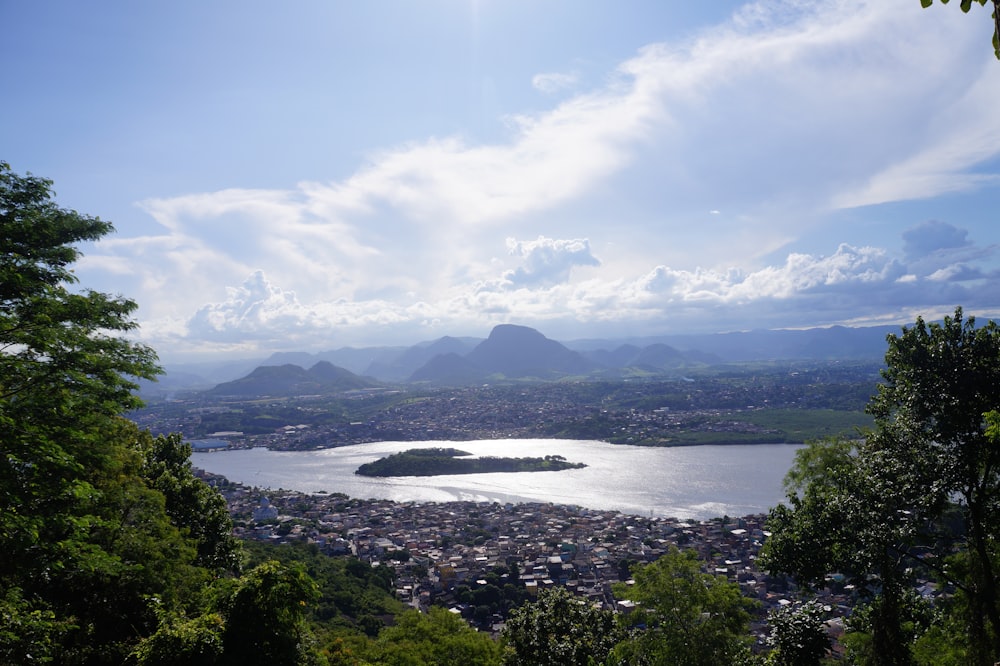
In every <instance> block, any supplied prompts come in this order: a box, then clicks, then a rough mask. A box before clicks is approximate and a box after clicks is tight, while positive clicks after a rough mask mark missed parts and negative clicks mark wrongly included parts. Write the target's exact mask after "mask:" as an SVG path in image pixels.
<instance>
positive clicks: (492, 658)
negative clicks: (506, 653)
mask: <svg viewBox="0 0 1000 666" xmlns="http://www.w3.org/2000/svg"><path fill="white" fill-rule="evenodd" d="M499 654H500V647H499V646H498V645H497V643H496V642H495V641H494V640H493V639H492V638H490V637H489V635H487V634H481V633H479V632H477V631H475V630H474V629H472V628H471V627H470V626H469V625H468V624H466V622H465V620H463V619H462V618H461V617H459V616H456V615H454V614H452V613H451V612H449V611H447V610H445V609H444V608H438V607H432V608H430V610H429V611H428V612H427V613H420V612H417V611H408V612H406V613H404V614H403V615H401V616H399V617H398V618H397V621H396V624H395V625H394V626H392V627H386V628H385V629H383V630H382V631H381V632H380V633H379V635H378V640H377V641H376V645H375V650H374V653H373V654H372V655H370V656H369V658H370V660H371V661H372V662H373V663H378V664H385V666H423V665H424V664H442V665H444V664H469V665H470V666H493V665H494V664H497V663H498V661H499Z"/></svg>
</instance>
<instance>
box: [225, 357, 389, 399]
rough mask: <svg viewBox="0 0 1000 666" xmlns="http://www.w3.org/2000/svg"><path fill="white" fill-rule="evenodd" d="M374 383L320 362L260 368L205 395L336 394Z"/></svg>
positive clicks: (374, 385) (371, 385)
mask: <svg viewBox="0 0 1000 666" xmlns="http://www.w3.org/2000/svg"><path fill="white" fill-rule="evenodd" d="M376 386H378V383H377V382H374V381H372V380H370V379H366V378H364V377H359V376H358V375H356V374H354V373H353V372H351V371H350V370H346V369H344V368H341V367H338V366H335V365H333V364H332V363H330V362H328V361H320V362H319V363H317V364H315V365H314V366H312V367H311V368H309V369H308V370H305V369H304V368H302V367H301V366H298V365H293V364H291V363H286V364H284V365H263V366H260V367H259V368H257V369H255V370H254V371H253V372H251V373H250V374H249V375H247V376H246V377H242V378H240V379H236V380H234V381H231V382H225V383H222V384H219V385H218V386H216V387H214V388H212V389H210V390H208V391H206V392H205V393H206V394H208V395H216V396H219V395H232V396H242V397H247V396H264V395H267V396H293V395H311V394H322V393H336V392H341V391H351V390H356V389H363V388H374V387H376Z"/></svg>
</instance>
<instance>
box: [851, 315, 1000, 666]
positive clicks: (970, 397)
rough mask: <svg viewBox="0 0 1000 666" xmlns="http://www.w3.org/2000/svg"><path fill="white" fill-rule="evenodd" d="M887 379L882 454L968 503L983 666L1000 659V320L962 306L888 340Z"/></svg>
mask: <svg viewBox="0 0 1000 666" xmlns="http://www.w3.org/2000/svg"><path fill="white" fill-rule="evenodd" d="M888 342H889V350H888V352H886V366H887V367H886V370H885V371H884V372H883V376H884V378H885V382H884V383H883V384H881V385H880V386H879V390H878V394H877V395H876V396H875V397H874V398H873V399H872V402H871V404H870V405H869V408H868V411H869V413H871V414H872V415H873V416H874V417H875V419H876V427H877V429H878V430H879V431H880V432H881V433H884V434H885V435H886V436H885V437H883V438H881V439H880V440H879V441H878V447H877V452H878V454H880V455H881V456H882V457H883V458H885V459H891V460H893V461H898V462H899V466H900V467H901V469H900V474H901V476H902V478H903V479H905V480H907V482H908V483H911V484H914V485H919V486H922V487H923V488H924V489H925V492H926V493H927V494H928V495H936V496H937V497H938V498H939V501H938V504H937V506H938V512H939V513H940V511H941V510H943V508H944V506H945V504H946V500H947V499H949V498H951V497H956V498H957V499H958V500H959V503H960V506H961V509H962V518H963V523H964V526H963V527H964V530H963V535H962V537H963V538H964V539H965V546H966V547H965V550H966V551H967V555H968V560H969V573H968V581H967V583H968V584H967V585H963V586H962V587H963V588H964V591H965V593H966V594H968V596H969V600H970V606H971V610H972V613H971V616H970V625H969V632H970V637H971V638H972V641H971V642H972V644H973V646H975V649H976V650H977V651H978V653H979V658H980V659H981V660H982V662H983V663H993V662H994V661H996V660H997V659H1000V596H998V595H1000V591H998V575H1000V571H998V569H997V564H996V557H997V554H998V553H997V538H998V536H1000V534H998V533H997V527H996V526H997V525H998V524H1000V446H997V445H996V438H995V436H994V431H993V430H991V427H992V426H991V423H990V421H988V420H987V417H986V415H987V414H988V413H990V412H996V411H997V410H998V409H1000V393H998V392H997V386H1000V326H998V325H997V324H996V322H993V321H990V322H988V323H987V324H986V325H985V326H981V327H977V326H976V324H975V318H973V317H969V318H968V319H965V320H964V321H963V313H962V309H961V308H956V309H955V315H954V316H953V317H945V318H944V321H943V322H942V323H941V324H937V323H931V324H925V323H924V321H923V319H920V318H918V319H917V321H916V323H915V324H914V326H912V327H909V328H904V329H903V332H902V334H901V335H899V336H890V337H889V339H888Z"/></svg>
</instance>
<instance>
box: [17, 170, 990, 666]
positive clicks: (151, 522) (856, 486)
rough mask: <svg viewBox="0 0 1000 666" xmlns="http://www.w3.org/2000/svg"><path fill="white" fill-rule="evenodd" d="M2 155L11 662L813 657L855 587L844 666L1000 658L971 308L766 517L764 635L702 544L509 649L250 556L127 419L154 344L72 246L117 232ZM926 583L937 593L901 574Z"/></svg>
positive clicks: (901, 363)
mask: <svg viewBox="0 0 1000 666" xmlns="http://www.w3.org/2000/svg"><path fill="white" fill-rule="evenodd" d="M51 185H52V184H51V183H50V182H49V181H47V180H45V179H42V178H37V177H34V176H30V175H27V176H21V175H18V174H16V173H14V172H13V171H12V170H11V168H10V166H9V165H7V164H5V163H0V239H2V245H3V248H4V252H3V255H2V258H0V443H2V452H3V455H2V456H0V552H2V553H3V557H2V558H0V663H9V664H31V663H51V664H127V663H131V664H142V665H150V664H214V665H225V664H458V663H472V664H500V663H504V664H547V663H551V664H588V663H593V664H740V663H746V664H751V663H759V664H818V663H822V661H823V660H825V659H830V658H831V654H830V652H829V649H830V648H831V645H832V644H831V642H830V640H829V637H828V636H827V632H826V627H825V625H824V624H823V620H824V613H825V610H824V609H823V608H822V607H818V606H816V605H815V604H812V603H810V598H811V596H810V590H811V589H816V588H820V587H822V586H824V585H826V584H828V582H829V577H830V575H831V574H834V573H836V574H838V575H840V576H843V577H844V578H846V579H847V580H849V581H850V583H851V585H853V589H855V590H856V607H855V612H854V614H853V615H852V616H851V617H850V619H849V621H848V625H847V634H846V635H845V637H844V638H843V640H842V641H840V642H839V643H838V645H840V646H841V647H842V648H843V649H844V652H843V658H844V659H846V660H847V661H848V663H859V664H893V665H896V664H900V665H902V664H973V665H979V664H992V663H995V662H996V661H998V660H1000V596H998V595H1000V569H998V567H1000V557H998V555H1000V553H998V550H997V547H998V537H1000V534H998V530H1000V413H998V410H1000V391H998V389H997V387H998V386H1000V327H998V326H997V325H996V324H995V323H994V322H988V323H986V324H985V325H977V323H976V322H975V320H974V319H973V318H972V317H966V316H965V314H964V313H963V311H962V310H961V308H958V309H956V310H955V313H954V315H953V316H951V317H947V318H945V319H944V321H943V322H941V323H935V322H932V323H927V322H925V321H923V320H922V319H917V321H916V322H915V323H914V324H913V325H912V326H908V327H906V328H904V329H903V330H902V331H901V333H900V334H899V335H893V336H890V337H889V339H888V341H887V353H886V369H885V371H884V373H883V381H882V382H881V383H880V384H878V385H877V387H875V389H876V392H875V396H874V397H873V398H872V400H871V401H870V403H869V405H868V412H869V414H870V415H871V417H872V418H873V420H874V421H873V422H874V425H873V427H872V428H870V429H868V430H867V431H865V432H864V433H862V436H861V437H859V438H852V439H849V440H848V439H831V440H824V441H819V442H814V443H812V444H811V445H810V446H808V447H807V448H805V449H803V451H802V452H801V453H800V455H799V456H798V458H797V462H796V465H795V467H794V468H793V469H792V471H791V472H790V474H789V477H788V498H787V503H786V504H784V505H781V506H778V507H776V508H775V509H774V510H773V511H772V512H771V515H770V518H769V527H770V530H771V532H772V535H771V537H770V538H769V539H768V541H767V542H766V543H765V546H764V553H763V555H764V564H765V566H766V567H767V568H768V569H770V570H771V571H773V572H774V573H775V574H787V575H789V576H791V577H792V578H793V579H794V580H795V581H796V583H797V584H798V585H799V587H800V589H801V592H802V595H801V603H799V604H795V605H793V606H792V607H789V608H787V609H785V610H781V611H776V612H773V613H771V614H770V615H769V616H768V617H767V618H766V620H767V622H768V623H769V626H770V631H771V641H770V642H769V643H768V645H752V644H751V642H750V640H749V635H750V634H749V623H750V621H751V619H753V618H754V617H755V614H756V613H757V610H756V604H755V603H754V602H753V601H752V600H750V599H748V598H746V597H744V596H743V594H742V593H741V590H740V587H739V586H738V585H737V584H735V583H731V582H728V581H727V580H726V579H725V577H722V576H717V575H715V574H714V573H712V572H706V571H704V570H703V567H702V566H701V563H700V562H699V560H698V557H697V555H696V554H695V553H694V552H693V551H690V550H676V549H673V550H671V551H670V552H669V553H668V554H667V555H665V556H663V557H661V558H660V559H658V560H656V561H653V562H649V563H642V564H639V563H636V564H635V566H634V567H632V568H631V570H630V571H628V572H627V573H629V574H630V580H629V582H627V583H626V582H623V583H621V584H620V585H619V586H617V587H616V590H615V591H616V595H617V597H618V598H620V599H623V600H627V601H629V602H631V603H630V605H629V608H631V612H627V613H613V612H612V611H611V610H609V609H604V608H595V607H592V606H589V605H584V604H581V603H579V602H578V601H577V600H576V599H575V598H573V597H572V595H570V593H568V592H567V591H565V590H564V589H561V588H555V589H552V590H547V591H545V592H542V593H540V594H539V596H538V597H537V599H533V600H526V599H523V598H522V601H523V602H524V603H523V604H522V605H521V606H520V607H519V608H517V609H515V610H513V611H512V612H511V614H510V617H509V618H508V621H507V626H506V629H505V630H504V631H503V632H502V634H501V635H500V637H499V638H498V639H495V638H493V637H491V636H489V635H488V634H483V633H478V632H476V631H474V630H473V629H472V628H471V627H470V626H469V625H468V624H466V623H465V621H464V620H462V619H461V618H460V617H456V616H455V615H453V614H451V613H449V612H447V611H445V610H444V609H438V608H432V609H431V611H430V612H429V613H424V614H421V613H418V612H417V611H414V610H409V609H406V608H405V607H402V606H401V605H400V604H399V603H398V602H397V601H396V600H395V599H394V598H393V596H392V594H391V590H392V572H391V569H389V568H388V567H378V566H376V567H372V566H371V565H369V564H367V563H365V562H362V561H359V560H357V559H354V558H351V557H348V556H345V557H336V558H332V557H329V556H327V555H324V554H322V553H320V552H318V550H317V549H315V548H311V547H309V546H284V547H280V548H278V547H267V546H259V545H253V546H249V545H245V544H243V543H242V542H240V541H238V540H237V539H235V538H234V537H233V524H232V521H231V518H230V516H229V513H228V511H227V507H226V504H225V501H224V500H223V499H222V497H221V496H220V495H219V494H218V493H217V492H216V491H215V490H214V489H213V488H211V487H210V486H208V485H206V484H205V483H204V482H203V481H201V480H200V479H199V478H197V477H196V476H195V475H194V473H193V471H192V469H191V464H190V461H189V454H190V449H189V446H188V445H187V444H185V443H184V441H183V439H182V438H181V437H180V436H179V435H161V436H156V437H154V436H153V435H152V434H150V433H149V432H148V431H145V430H143V429H141V428H140V427H138V426H137V425H136V424H135V423H133V422H132V421H130V420H128V419H126V418H124V416H123V415H125V414H128V413H129V412H130V411H131V410H133V409H135V408H136V407H137V406H138V404H139V403H138V400H137V398H136V397H135V395H136V394H135V389H136V382H137V380H139V379H141V378H147V379H148V378H153V377H155V376H156V374H157V371H158V368H157V358H156V355H155V353H154V351H153V350H151V349H149V348H148V347H145V346H143V345H141V344H138V343H136V342H134V341H132V339H131V338H130V336H129V334H130V332H131V331H132V330H133V329H134V328H135V324H134V321H133V319H132V315H133V313H134V312H135V308H136V304H135V303H134V302H132V301H129V300H127V299H124V298H120V297H114V296H110V295H107V294H103V293H99V292H93V291H88V290H86V289H81V288H79V287H78V286H77V285H76V278H75V276H74V274H73V272H72V265H73V264H74V262H76V261H77V260H78V259H79V257H80V252H79V250H78V249H77V248H78V246H79V245H80V244H81V243H84V242H89V241H95V240H98V239H100V238H101V237H103V236H105V235H106V234H108V233H110V232H112V231H113V228H112V226H111V225H110V224H109V223H107V222H104V221H102V220H100V219H98V218H94V217H88V216H86V215H82V214H79V213H76V212H75V211H70V210H65V209H62V208H60V207H59V206H58V205H56V204H55V202H54V201H53V194H52V190H51ZM918 579H922V580H930V581H932V582H933V587H934V594H929V593H922V594H921V593H918V592H917V590H916V589H915V581H916V580H918Z"/></svg>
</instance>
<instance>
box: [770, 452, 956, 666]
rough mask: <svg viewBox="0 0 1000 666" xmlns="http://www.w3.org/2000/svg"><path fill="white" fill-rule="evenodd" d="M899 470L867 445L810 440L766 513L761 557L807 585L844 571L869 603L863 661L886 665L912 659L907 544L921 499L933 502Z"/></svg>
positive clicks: (919, 520) (918, 522)
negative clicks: (782, 494)
mask: <svg viewBox="0 0 1000 666" xmlns="http://www.w3.org/2000/svg"><path fill="white" fill-rule="evenodd" d="M899 467H900V465H899V461H896V460H893V459H887V458H886V457H884V456H878V455H875V454H873V452H872V451H871V449H870V448H869V447H868V446H867V445H866V442H859V443H857V444H855V443H852V442H849V441H847V440H836V439H834V440H825V441H817V442H811V443H810V444H809V445H807V446H806V447H805V448H804V449H801V450H800V451H799V452H798V453H797V454H796V461H795V463H794V464H793V466H792V469H791V471H790V472H789V474H788V477H787V478H786V487H787V488H788V490H789V494H788V505H785V504H779V505H778V506H777V507H775V508H773V509H772V510H771V512H770V515H769V516H768V527H769V529H770V530H771V531H772V536H771V537H770V538H769V539H768V540H767V541H766V542H765V545H764V549H763V552H762V555H761V558H760V560H759V564H760V566H762V567H763V568H765V569H766V570H768V571H771V572H772V573H784V574H790V575H792V576H793V577H794V578H795V580H796V582H798V583H799V584H800V585H802V586H804V587H805V588H806V589H816V588H819V587H822V586H823V585H824V584H825V580H826V577H827V575H828V574H831V573H833V572H839V573H842V574H844V575H846V576H847V577H848V578H849V580H850V582H851V583H852V584H853V585H854V586H855V587H856V589H857V593H858V596H859V599H860V600H862V601H866V602H868V603H870V604H871V608H872V611H871V612H870V622H868V624H866V625H865V629H866V631H867V632H868V633H870V634H871V637H872V644H873V650H872V654H873V658H872V660H871V661H870V662H865V663H872V664H878V665H885V666H898V665H902V664H909V663H910V662H911V655H910V648H909V642H910V640H911V639H912V636H910V635H908V634H907V633H906V631H905V628H904V625H905V619H904V615H905V609H904V606H905V603H904V599H905V591H906V588H907V586H908V584H909V582H910V579H911V576H912V567H913V565H914V557H913V556H912V547H913V544H914V543H916V541H917V539H918V536H919V533H920V528H921V526H922V524H923V522H924V519H925V516H926V515H928V514H929V513H931V512H930V511H929V510H928V509H927V508H926V506H925V504H926V503H927V502H928V501H931V504H932V505H933V500H935V499H936V498H935V497H933V496H932V497H928V496H927V495H926V494H925V489H924V488H921V487H920V486H919V485H918V484H905V483H900V480H901V479H903V478H905V476H904V474H902V473H901V471H900V469H899ZM904 471H905V470H904Z"/></svg>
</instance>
